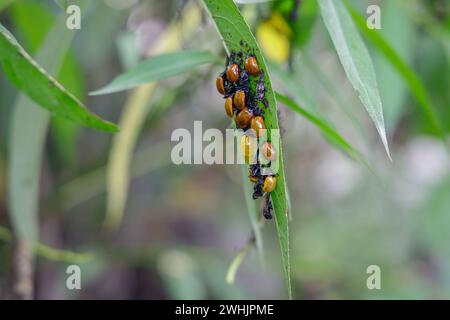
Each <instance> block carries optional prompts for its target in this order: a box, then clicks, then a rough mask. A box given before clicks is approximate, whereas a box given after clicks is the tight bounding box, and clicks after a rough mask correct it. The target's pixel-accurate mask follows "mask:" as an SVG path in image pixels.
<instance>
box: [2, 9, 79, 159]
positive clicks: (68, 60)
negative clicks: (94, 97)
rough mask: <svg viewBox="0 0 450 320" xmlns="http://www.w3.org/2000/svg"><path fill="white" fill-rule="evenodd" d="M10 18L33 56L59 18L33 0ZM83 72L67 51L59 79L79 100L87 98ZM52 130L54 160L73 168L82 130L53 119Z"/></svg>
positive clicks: (68, 121)
mask: <svg viewBox="0 0 450 320" xmlns="http://www.w3.org/2000/svg"><path fill="white" fill-rule="evenodd" d="M10 16H11V19H12V21H13V22H14V25H15V30H16V32H17V34H18V35H19V37H20V39H23V40H22V41H23V46H24V47H25V48H27V49H28V50H29V52H30V54H34V53H35V52H36V50H37V49H39V46H40V45H41V44H42V42H43V40H44V39H45V36H46V34H47V33H48V31H49V30H50V29H51V27H52V25H53V24H54V22H55V19H56V17H55V15H54V14H52V12H51V10H49V8H48V6H47V5H46V4H45V3H42V2H31V1H18V2H15V3H14V4H13V5H12V6H11V10H10ZM36 21H39V24H36ZM80 70H81V68H80V66H79V64H78V62H77V60H76V59H75V56H74V55H73V53H72V52H68V54H67V55H66V57H65V59H64V62H63V64H62V66H61V70H60V72H59V75H58V78H57V79H58V80H59V82H60V83H61V84H62V85H63V86H64V87H65V88H67V90H69V91H70V92H72V93H73V94H74V95H75V96H76V97H84V96H85V83H84V78H83V76H82V74H81V71H80ZM50 128H51V136H50V140H51V143H52V145H54V146H55V157H57V158H58V160H61V162H62V164H63V165H64V166H67V165H73V164H74V162H75V161H76V149H77V143H76V142H77V138H78V136H79V133H80V132H81V130H82V129H83V128H82V127H81V126H79V125H78V124H76V123H74V122H71V121H70V120H68V119H65V118H62V117H52V119H51V124H50Z"/></svg>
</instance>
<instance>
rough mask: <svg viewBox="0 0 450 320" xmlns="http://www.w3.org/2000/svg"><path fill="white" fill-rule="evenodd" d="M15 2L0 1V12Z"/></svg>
mask: <svg viewBox="0 0 450 320" xmlns="http://www.w3.org/2000/svg"><path fill="white" fill-rule="evenodd" d="M14 1H15V0H0V11H2V10H3V9H5V8H6V7H8V6H9V5H10V4H11V3H13V2H14Z"/></svg>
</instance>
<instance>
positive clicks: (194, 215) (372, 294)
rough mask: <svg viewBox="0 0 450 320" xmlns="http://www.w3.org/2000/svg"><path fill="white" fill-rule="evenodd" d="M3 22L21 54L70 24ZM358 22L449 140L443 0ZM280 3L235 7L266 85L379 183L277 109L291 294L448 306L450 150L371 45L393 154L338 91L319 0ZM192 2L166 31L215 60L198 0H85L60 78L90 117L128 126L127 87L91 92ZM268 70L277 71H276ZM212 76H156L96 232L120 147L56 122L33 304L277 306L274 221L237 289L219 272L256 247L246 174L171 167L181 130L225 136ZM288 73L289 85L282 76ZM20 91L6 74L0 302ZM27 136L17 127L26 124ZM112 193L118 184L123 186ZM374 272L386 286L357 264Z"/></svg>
mask: <svg viewBox="0 0 450 320" xmlns="http://www.w3.org/2000/svg"><path fill="white" fill-rule="evenodd" d="M10 2H12V3H11V4H10V5H9V6H7V7H6V8H4V9H3V10H2V11H1V13H0V19H1V20H0V21H1V23H2V24H3V25H5V26H7V27H8V29H9V30H11V31H12V32H13V33H14V35H15V36H16V37H17V38H18V39H19V41H20V42H21V44H22V45H23V46H24V47H25V48H26V49H27V50H28V51H29V52H36V50H37V49H38V48H39V46H40V44H41V42H42V41H43V39H44V37H45V34H46V32H47V31H48V30H49V28H50V26H51V25H52V23H53V22H54V20H55V16H57V15H60V14H63V12H62V10H61V8H60V7H59V6H58V3H57V1H50V0H48V1H26V0H17V1H10ZM350 2H351V3H352V4H353V5H354V6H355V8H357V9H358V10H359V11H360V13H361V14H365V9H366V8H367V6H368V5H369V4H378V5H379V6H380V7H381V13H382V29H381V30H380V33H381V34H382V35H383V36H384V37H385V39H386V40H387V41H388V42H389V43H390V45H391V46H392V47H393V48H394V49H395V50H396V52H397V53H398V54H399V55H400V56H401V57H402V59H403V60H404V61H406V62H407V64H408V65H409V66H411V67H412V69H413V70H414V71H415V72H416V74H417V76H418V77H419V78H420V79H421V80H422V81H423V83H424V84H425V87H426V89H427V92H428V94H429V95H430V99H431V102H432V103H433V105H434V106H435V108H436V112H437V114H438V115H439V118H440V120H441V121H442V123H443V125H444V127H445V131H446V134H448V132H449V130H450V111H449V110H450V109H449V107H450V95H449V88H450V78H449V77H450V73H449V67H450V40H449V39H450V19H449V2H448V1H445V0H442V1H440V0H423V1H418V0H415V1H402V0H389V1H388V0H383V1H366V0H364V1H350ZM295 3H296V1H290V0H275V1H272V2H268V3H261V4H257V5H244V6H242V7H241V9H242V12H243V14H244V16H245V17H246V18H247V20H248V22H249V24H250V25H251V27H252V30H253V31H254V33H255V34H256V36H257V39H258V41H259V43H260V45H261V46H262V48H263V50H264V54H265V55H266V57H267V58H268V60H269V61H270V62H271V64H272V65H274V69H277V68H278V69H282V70H283V72H281V73H280V72H273V74H272V78H273V82H274V87H275V88H276V89H277V90H279V91H281V92H285V93H286V94H288V95H290V96H292V97H294V98H295V97H296V92H297V91H298V92H300V93H301V95H302V97H307V102H306V104H307V106H310V107H311V108H312V109H311V111H313V112H314V113H316V114H319V115H321V117H323V118H326V119H328V120H329V122H330V123H332V124H333V125H334V127H335V128H336V129H337V130H338V131H339V132H340V133H341V134H342V135H343V136H344V137H345V138H346V139H347V140H348V141H350V142H351V144H352V145H353V146H355V148H357V149H359V150H360V151H361V152H362V153H363V154H364V156H365V157H366V158H367V159H368V161H369V162H370V165H371V166H372V168H373V171H374V172H370V171H369V170H367V168H365V167H364V166H362V165H361V164H359V163H357V162H355V161H353V160H351V159H350V158H349V157H348V156H346V155H345V154H344V153H342V152H341V151H339V150H337V149H335V148H334V147H333V146H332V145H331V144H329V143H328V142H327V141H326V140H325V139H324V138H323V136H322V135H321V133H320V131H319V130H318V129H317V128H316V127H314V126H313V125H312V124H310V123H309V122H308V121H306V120H305V119H303V118H301V117H300V116H299V115H297V114H295V113H293V112H292V111H291V110H289V109H287V108H285V107H284V106H283V105H280V106H279V109H280V121H281V126H282V128H283V143H284V152H285V154H284V160H285V166H286V173H287V183H288V187H289V192H290V199H291V212H292V221H291V223H290V240H291V259H292V266H291V267H292V282H293V287H294V298H296V299H349V298H357V299H366V298H375V299H390V298H400V299H407V298H412V299H420V298H425V299H430V298H449V297H450V232H449V231H450V174H449V173H450V170H449V169H450V156H449V151H448V150H449V149H448V146H446V145H445V144H444V142H443V141H442V139H441V138H440V137H439V136H438V135H437V134H436V132H434V130H433V129H432V128H431V127H430V125H429V123H428V120H427V117H426V116H425V114H424V113H423V111H422V110H421V109H420V107H419V106H418V104H417V102H416V100H414V98H413V95H412V94H411V92H410V91H409V89H408V87H407V86H406V85H405V82H404V80H403V78H402V77H401V76H400V75H399V74H398V73H397V71H395V69H394V68H393V66H392V65H391V64H390V63H389V61H388V60H386V58H385V57H384V56H383V55H382V54H381V53H380V52H379V51H378V50H377V49H376V48H374V47H373V46H372V45H371V44H370V43H368V42H366V44H367V46H368V49H369V52H370V54H371V57H372V60H373V61H374V65H375V71H376V74H377V79H378V83H379V89H380V94H381V97H382V99H383V104H384V115H385V121H386V125H387V134H388V139H389V143H390V147H391V153H392V159H393V161H392V162H391V161H389V159H388V157H387V156H386V153H385V151H384V149H383V146H382V144H381V142H380V140H379V137H378V135H377V132H376V129H375V128H374V126H373V124H372V123H371V121H370V119H369V117H368V115H367V114H366V112H365V110H364V108H363V106H362V104H361V102H360V101H359V99H358V96H357V93H356V92H355V91H354V90H353V88H352V87H351V85H350V83H349V81H348V80H347V79H346V76H345V73H344V71H343V68H342V66H341V65H340V62H339V59H338V57H337V54H336V52H335V50H334V47H333V45H332V43H331V40H330V38H329V35H328V33H327V31H326V29H325V27H324V24H323V22H322V21H321V16H320V12H319V11H318V8H317V3H316V1H315V0H310V1H307V0H304V1H299V3H300V7H299V11H298V13H297V14H294V13H293V12H294V11H293V10H294V9H293V8H294V7H293V6H294V5H295ZM188 7H189V8H194V9H193V10H194V11H196V12H197V13H198V14H199V15H200V17H201V19H200V20H199V21H198V24H196V25H194V26H193V27H192V30H190V31H189V32H187V31H186V32H183V29H182V31H181V32H179V34H178V35H177V36H179V38H180V39H181V40H180V41H181V43H182V48H184V49H207V50H210V51H212V52H214V53H215V54H217V55H220V56H221V57H223V59H225V53H224V51H223V49H222V44H221V41H220V38H219V36H218V34H217V33H216V30H215V28H214V27H213V25H212V24H211V22H210V20H209V18H208V16H207V15H206V14H205V12H204V11H203V8H202V6H201V4H200V2H196V1H181V0H165V1H159V0H153V1H152V0H148V1H138V0H127V1H124V0H123V1H118V0H104V1H103V0H102V1H92V3H91V5H90V6H89V8H88V9H87V10H86V12H84V13H83V22H82V28H81V30H80V31H79V32H78V33H77V36H76V38H75V40H74V43H73V45H72V47H71V49H70V53H69V54H68V55H67V57H66V59H65V63H64V66H63V68H62V71H61V72H60V74H59V76H58V79H59V80H60V81H61V82H62V83H63V84H64V85H65V86H66V87H67V88H69V89H70V90H71V91H72V92H74V93H75V94H76V95H77V96H78V97H80V98H81V100H82V101H84V102H85V103H86V105H87V106H88V107H89V108H90V109H91V110H93V111H94V112H96V113H97V114H99V115H101V116H102V117H104V118H107V119H109V120H111V121H114V122H118V123H121V121H123V118H122V117H123V114H124V113H123V112H124V108H125V106H126V105H128V104H129V97H130V95H131V94H132V93H131V92H125V93H119V94H112V95H106V96H98V97H93V96H89V95H88V93H89V92H90V91H93V90H95V89H98V88H100V87H102V86H103V85H105V84H106V83H108V82H109V81H110V80H111V79H113V78H114V77H115V76H116V75H118V74H120V73H121V72H123V71H125V70H127V69H128V68H130V67H131V66H133V65H135V64H136V63H137V62H138V61H139V60H141V59H144V58H145V57H147V56H148V55H149V53H151V52H152V47H153V46H154V45H155V43H157V41H159V40H158V39H159V37H160V36H161V35H164V34H166V33H165V32H167V30H168V29H169V28H170V26H171V25H172V24H173V23H177V21H180V20H182V19H183V17H185V15H186V12H187V9H186V8H188ZM277 66H278V67H277ZM221 68H222V67H221V66H220V65H215V66H204V67H201V68H198V69H196V70H193V71H192V72H189V73H187V74H184V75H182V76H178V77H176V78H172V79H169V80H165V81H162V82H160V83H158V84H157V87H156V89H155V90H154V91H153V93H152V94H151V95H150V96H149V97H148V99H146V102H145V106H146V108H145V110H146V111H145V114H144V115H145V116H144V117H143V119H142V118H141V119H142V120H143V121H142V122H143V123H142V127H139V125H136V126H138V127H139V128H138V129H137V132H138V137H137V143H136V147H135V148H130V149H131V150H123V151H121V152H128V153H129V155H130V157H131V158H132V160H131V161H132V162H131V167H132V170H131V183H130V186H129V188H128V187H127V185H124V187H125V188H126V190H128V199H127V201H126V206H125V208H124V215H123V219H122V221H121V222H120V224H119V227H118V228H117V229H116V230H113V231H111V230H109V231H106V230H105V227H104V226H105V216H106V215H107V213H106V212H107V211H108V210H107V196H106V190H108V183H112V182H111V179H107V178H106V177H107V169H106V168H107V166H108V164H109V165H110V164H111V161H113V160H111V157H112V155H113V152H111V150H112V145H113V144H114V137H113V136H112V135H110V134H105V133H101V132H96V131H94V130H90V129H86V128H83V127H79V126H76V125H72V124H69V123H68V122H65V121H63V120H61V119H56V118H53V119H52V122H51V126H50V129H49V132H48V138H47V142H46V145H45V152H44V159H43V165H42V173H41V181H40V195H39V234H40V236H39V241H40V243H41V244H42V246H41V247H40V249H38V250H37V258H36V261H35V265H34V278H33V279H32V284H33V287H34V294H33V298H36V299H183V298H187V299H210V298H214V299H234V298H243V299H266V298H271V299H283V298H286V297H287V293H286V289H285V286H284V280H283V275H282V266H281V259H280V253H279V246H278V239H277V234H276V227H275V224H274V222H273V221H269V222H266V223H265V224H264V226H263V228H262V234H263V239H264V249H263V257H260V256H259V255H258V254H257V252H256V250H254V249H250V250H249V252H248V254H247V255H246V257H245V259H244V261H243V262H242V265H241V266H240V267H239V269H238V271H237V274H236V279H235V281H234V284H228V283H227V282H226V274H227V270H228V267H229V265H230V263H231V262H232V261H233V259H234V258H235V256H236V255H237V254H238V253H239V252H241V250H242V249H243V248H245V246H246V244H247V241H248V240H249V238H250V237H251V230H252V229H251V223H250V220H249V215H248V212H247V211H248V210H247V206H246V202H245V195H244V193H243V192H244V191H243V187H242V174H241V171H240V168H239V166H230V165H227V166H225V165H213V166H208V165H181V166H175V165H173V164H172V163H171V160H170V151H171V148H172V146H173V145H174V143H171V141H170V136H171V133H172V131H173V130H174V129H176V128H187V129H190V130H192V128H193V121H194V120H201V121H203V128H219V129H221V130H225V129H226V128H227V127H228V125H229V120H228V119H227V117H226V116H225V115H224V112H223V101H222V99H221V98H220V96H219V95H218V94H217V93H216V90H215V81H214V79H215V76H216V75H217V74H218V73H219V72H220V70H221ZM286 77H287V79H286ZM17 96H18V92H17V90H16V89H15V88H14V87H12V85H11V84H10V82H9V81H8V80H7V79H6V78H5V76H4V75H3V72H0V228H1V229H0V298H3V299H5V298H9V297H11V288H12V287H13V282H14V264H13V256H14V250H15V246H14V241H13V234H12V232H13V231H12V230H13V226H12V225H11V222H10V218H9V217H8V209H7V192H8V184H7V175H8V163H7V151H8V144H9V140H8V138H9V128H10V126H9V125H10V123H11V117H12V114H13V111H14V101H15V99H16V98H17ZM24 130H27V128H24ZM116 183H117V182H116ZM71 264H78V265H80V267H81V271H82V289H81V290H73V291H70V290H67V289H66V286H65V281H66V277H67V275H66V273H65V271H66V267H67V266H68V265H71ZM369 265H378V266H380V268H381V272H382V273H381V275H382V278H381V279H382V280H381V286H382V289H381V290H368V289H367V286H366V279H367V277H368V275H367V273H366V269H367V267H368V266H369Z"/></svg>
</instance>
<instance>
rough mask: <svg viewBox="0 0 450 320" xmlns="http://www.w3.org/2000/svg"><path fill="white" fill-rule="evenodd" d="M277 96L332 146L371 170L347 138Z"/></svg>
mask: <svg viewBox="0 0 450 320" xmlns="http://www.w3.org/2000/svg"><path fill="white" fill-rule="evenodd" d="M275 95H276V97H277V100H278V101H279V102H281V103H282V104H284V105H285V106H287V107H288V108H289V109H291V110H292V111H294V112H296V113H298V114H300V115H301V116H302V117H304V118H305V119H307V120H309V121H310V122H311V123H312V124H314V125H315V126H316V127H317V128H319V129H320V131H321V132H322V133H323V135H324V136H325V137H326V139H327V140H328V141H329V142H330V143H331V144H333V145H334V146H336V147H337V148H339V149H340V150H342V151H344V152H345V153H346V154H347V155H348V156H349V157H350V158H352V159H353V160H355V161H357V162H359V163H361V164H362V165H364V166H365V167H367V168H370V166H369V163H368V161H367V160H366V159H365V158H364V156H363V155H362V154H361V153H360V152H359V151H358V150H357V149H355V148H354V147H353V146H352V145H351V144H350V143H349V142H347V140H345V138H343V137H342V136H341V135H340V134H339V133H338V132H337V131H336V130H335V129H334V128H333V127H332V126H331V125H330V124H329V123H328V122H327V121H325V120H323V119H320V118H319V117H317V116H315V115H314V114H312V113H311V112H309V111H307V110H305V109H303V108H302V107H301V106H300V105H298V104H297V103H295V101H293V100H291V99H289V98H288V97H286V96H284V95H282V94H281V93H278V92H276V93H275Z"/></svg>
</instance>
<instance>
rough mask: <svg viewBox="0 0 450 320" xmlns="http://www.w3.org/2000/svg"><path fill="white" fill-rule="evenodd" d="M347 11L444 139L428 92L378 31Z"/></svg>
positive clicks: (358, 15)
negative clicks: (397, 74)
mask: <svg viewBox="0 0 450 320" xmlns="http://www.w3.org/2000/svg"><path fill="white" fill-rule="evenodd" d="M348 9H349V12H350V14H351V16H352V18H353V20H354V22H355V24H356V25H357V26H358V28H359V30H360V31H361V32H362V33H363V34H364V35H365V36H366V38H367V39H368V40H369V41H370V42H371V43H372V44H373V45H374V46H375V48H377V49H378V50H380V52H381V53H382V54H383V55H384V57H385V58H386V59H387V60H388V61H389V62H390V63H391V65H392V66H393V67H394V68H395V69H396V70H397V72H398V73H399V74H400V75H401V76H402V77H403V79H404V81H405V82H406V84H407V85H408V87H409V90H410V91H411V93H412V94H413V96H414V98H415V99H416V100H417V102H418V104H419V106H420V107H421V108H422V110H423V111H424V113H425V115H426V116H427V118H428V120H429V122H430V124H431V126H432V127H433V128H434V129H435V130H436V132H439V133H440V134H441V135H442V136H443V137H445V132H444V130H443V129H442V124H441V123H440V120H439V119H440V118H439V115H438V113H437V111H436V108H435V107H434V106H433V104H432V103H431V100H430V98H429V95H428V92H427V90H426V89H425V86H424V85H423V83H422V81H421V80H420V78H419V77H418V76H417V75H416V74H415V72H414V71H413V70H412V69H411V68H410V67H409V66H408V65H407V64H406V63H405V62H404V61H403V59H402V58H401V57H400V56H399V55H398V54H397V52H396V51H395V50H394V49H393V48H392V47H391V46H390V45H389V43H388V42H387V41H386V40H385V39H384V38H383V36H382V35H381V34H380V33H379V32H378V31H376V30H372V29H369V28H367V26H366V21H365V19H364V18H363V17H362V16H361V15H360V14H359V13H358V12H357V11H356V10H355V9H353V8H352V7H350V6H348Z"/></svg>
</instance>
